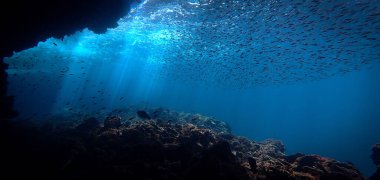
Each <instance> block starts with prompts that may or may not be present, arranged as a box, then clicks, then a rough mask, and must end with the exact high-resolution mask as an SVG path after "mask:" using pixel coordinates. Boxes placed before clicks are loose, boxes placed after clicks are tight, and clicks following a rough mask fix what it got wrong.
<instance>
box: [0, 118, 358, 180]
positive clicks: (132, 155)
mask: <svg viewBox="0 0 380 180" xmlns="http://www.w3.org/2000/svg"><path fill="white" fill-rule="evenodd" d="M134 112H136V111H134ZM155 116H156V115H155ZM158 116H160V115H158ZM123 117H124V115H123ZM172 117H173V118H175V117H176V118H182V117H183V116H181V115H179V116H172ZM121 120H122V118H121V117H119V116H117V115H116V114H112V115H111V116H108V117H107V118H106V120H105V122H104V128H103V129H100V126H99V123H98V122H97V120H96V119H95V118H89V119H86V120H85V121H83V122H82V123H79V125H77V126H76V127H72V126H70V125H64V126H63V128H48V129H49V131H46V128H33V126H27V127H28V128H26V129H25V128H23V129H18V128H17V127H16V126H13V127H15V128H16V129H18V130H15V131H12V132H17V133H15V134H13V133H7V134H5V135H8V136H7V137H10V138H11V139H15V137H13V136H16V135H17V142H13V143H11V142H12V141H8V142H7V144H6V145H5V146H4V147H12V148H10V149H8V148H5V149H6V150H7V152H8V153H9V152H17V154H14V155H12V156H9V158H4V159H5V162H4V163H5V164H11V165H12V166H7V167H6V169H5V170H6V172H12V171H15V170H17V171H23V172H28V173H18V174H12V177H13V178H15V179H25V178H31V177H33V178H38V179H182V180H183V179H185V180H186V179H226V180H227V179H252V180H271V179H292V180H296V179H305V180H314V179H320V180H323V179H358V180H359V179H360V180H361V179H363V177H362V176H361V174H360V172H359V171H358V170H356V169H355V168H354V167H353V166H352V165H351V164H347V163H341V162H338V161H335V160H333V159H329V158H324V157H320V156H317V155H303V154H297V155H293V156H286V155H285V153H284V151H285V148H284V145H283V144H282V142H281V141H278V140H273V139H269V140H265V141H263V142H254V141H251V140H249V139H246V138H244V137H239V136H234V135H233V134H229V133H224V132H216V131H214V130H213V129H207V128H202V127H199V126H196V125H194V124H192V123H183V124H180V123H178V122H181V120H183V119H178V120H175V121H173V123H171V122H169V121H165V120H162V122H161V121H157V120H148V119H145V120H136V121H129V120H128V121H127V122H129V125H127V126H126V125H121ZM62 122H65V121H62ZM73 123H74V122H73ZM75 124H76V123H75ZM55 126H59V124H56V125H55ZM19 127H20V128H21V126H19ZM58 129H59V130H58ZM42 131H44V132H42ZM45 131H46V132H45ZM23 133H25V134H23ZM34 162H39V163H38V165H34V164H33V163H34ZM0 175H1V176H5V175H10V173H5V174H0ZM1 179H8V177H5V178H3V177H1Z"/></svg>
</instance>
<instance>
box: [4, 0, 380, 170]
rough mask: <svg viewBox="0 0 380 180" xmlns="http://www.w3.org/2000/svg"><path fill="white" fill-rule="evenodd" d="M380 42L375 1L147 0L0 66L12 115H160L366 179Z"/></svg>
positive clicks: (375, 127)
mask: <svg viewBox="0 0 380 180" xmlns="http://www.w3.org/2000/svg"><path fill="white" fill-rule="evenodd" d="M379 40H380V1H378V0H373V1H323V2H319V1H292V2H287V1H273V0H272V1H217V2H214V1H212V0H191V1H190V0H188V1H186V0H177V1H174V0H172V1H170V0H147V1H144V2H143V3H142V4H140V5H139V6H137V7H136V8H135V9H133V10H132V11H131V13H130V14H129V15H126V17H124V18H123V19H121V20H120V21H119V26H118V27H117V28H115V29H109V30H108V31H107V33H105V34H101V35H97V34H94V33H92V32H90V31H88V30H83V31H81V32H77V33H76V34H73V35H69V36H67V37H65V38H64V39H62V40H60V39H54V38H50V39H47V40H46V41H44V42H40V43H39V44H38V46H36V47H34V48H31V49H28V50H25V51H22V52H18V53H15V54H14V55H13V56H12V57H10V58H6V59H5V60H6V62H7V63H8V64H9V65H10V68H9V70H8V74H9V75H10V76H9V79H8V80H9V82H10V87H9V94H11V95H15V96H16V104H15V106H16V109H18V110H19V111H20V112H21V115H20V118H30V117H32V118H35V119H39V118H40V119H41V118H45V117H47V116H51V115H64V114H78V116H79V115H81V114H93V113H99V112H110V111H112V110H113V109H117V108H123V107H128V106H130V105H139V106H145V107H167V108H171V109H174V110H177V111H184V112H194V113H202V114H205V115H209V116H214V117H216V118H218V119H220V120H223V121H226V122H228V123H229V124H230V125H231V127H232V130H233V132H234V133H235V134H238V135H243V136H247V137H249V138H251V139H253V140H263V139H266V138H277V139H280V140H282V141H283V142H284V143H285V145H286V148H287V154H291V153H296V152H303V153H310V154H321V155H323V156H328V157H332V158H336V159H338V160H341V161H351V162H353V163H354V164H355V165H357V167H358V168H359V169H360V170H361V171H362V172H363V173H365V174H366V175H369V174H371V173H372V172H374V169H375V166H374V165H372V163H371V160H370V158H369V155H370V149H371V146H372V145H373V144H374V143H377V142H380V131H379V129H380V93H379V92H380V65H379V62H380V41H379Z"/></svg>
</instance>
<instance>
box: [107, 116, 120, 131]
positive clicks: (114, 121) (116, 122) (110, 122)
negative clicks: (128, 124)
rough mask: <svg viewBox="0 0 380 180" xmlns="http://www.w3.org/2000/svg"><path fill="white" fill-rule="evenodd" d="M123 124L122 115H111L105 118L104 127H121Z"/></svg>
mask: <svg viewBox="0 0 380 180" xmlns="http://www.w3.org/2000/svg"><path fill="white" fill-rule="evenodd" d="M120 126H121V117H119V116H109V117H107V118H106V120H104V128H105V129H110V128H119V127H120Z"/></svg>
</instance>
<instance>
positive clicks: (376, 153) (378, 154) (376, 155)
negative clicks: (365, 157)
mask: <svg viewBox="0 0 380 180" xmlns="http://www.w3.org/2000/svg"><path fill="white" fill-rule="evenodd" d="M371 159H372V161H373V163H375V165H376V166H378V167H379V166H380V144H375V145H374V146H373V147H372V154H371Z"/></svg>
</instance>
